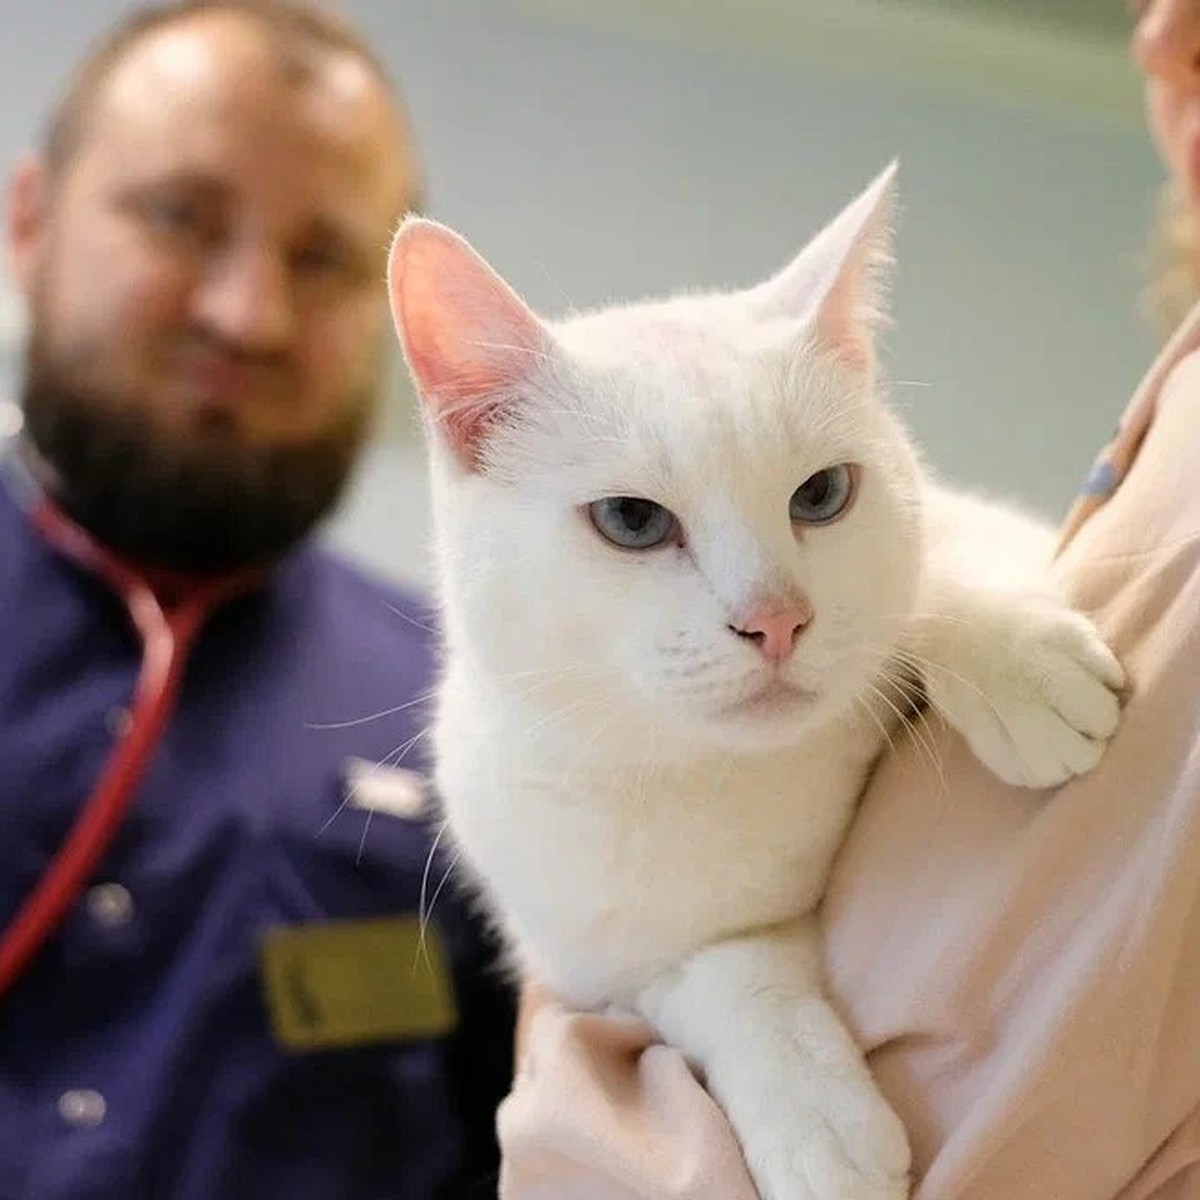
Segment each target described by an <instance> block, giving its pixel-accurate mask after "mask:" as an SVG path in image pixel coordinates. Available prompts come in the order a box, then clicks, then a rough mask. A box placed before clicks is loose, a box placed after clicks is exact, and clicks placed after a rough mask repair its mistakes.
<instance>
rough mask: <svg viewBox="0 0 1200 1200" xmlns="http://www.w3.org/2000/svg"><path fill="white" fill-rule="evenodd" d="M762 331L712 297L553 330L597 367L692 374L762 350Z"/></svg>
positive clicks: (641, 307)
mask: <svg viewBox="0 0 1200 1200" xmlns="http://www.w3.org/2000/svg"><path fill="white" fill-rule="evenodd" d="M768 333H769V331H768V330H767V329H766V328H764V327H763V326H762V325H761V324H758V323H756V322H754V321H752V320H750V319H749V316H748V314H747V313H746V311H745V309H744V308H743V306H742V305H740V304H738V303H737V302H736V300H735V299H734V298H733V297H730V296H725V295H717V294H710V295H692V296H678V297H675V298H673V299H670V300H661V301H651V302H647V303H642V304H627V305H621V306H616V307H613V308H607V309H604V310H602V311H599V312H593V313H587V314H585V315H583V316H579V317H574V318H572V319H570V320H567V321H564V322H562V323H561V324H560V325H559V326H558V334H559V337H560V340H561V341H562V343H563V344H564V345H565V346H566V348H567V350H568V351H569V352H570V353H571V354H573V355H576V356H579V357H581V358H583V359H584V360H586V361H590V362H593V363H596V364H598V365H610V366H621V365H629V364H631V363H635V362H638V361H642V362H647V363H649V362H654V361H657V362H659V363H661V364H662V365H664V366H667V365H671V366H674V367H675V368H677V369H679V370H691V371H698V372H702V371H704V370H705V368H711V367H714V366H717V365H718V364H720V363H721V362H723V361H726V360H727V359H728V358H729V356H730V355H731V354H732V355H739V354H740V355H748V354H751V353H753V352H754V351H755V350H762V349H765V348H766V347H767V346H768V345H769V343H770V337H769V336H768Z"/></svg>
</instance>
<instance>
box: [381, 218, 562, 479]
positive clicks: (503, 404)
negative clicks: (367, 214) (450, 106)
mask: <svg viewBox="0 0 1200 1200" xmlns="http://www.w3.org/2000/svg"><path fill="white" fill-rule="evenodd" d="M388 293H389V297H390V299H391V306H392V318H393V320H394V321H395V324H396V332H397V334H398V335H399V338H400V344H401V346H402V348H403V350H404V356H405V358H406V360H407V361H408V366H409V369H410V371H411V372H412V375H413V379H414V382H415V383H416V386H417V391H418V393H419V394H420V397H421V401H422V403H423V404H424V406H425V410H426V412H427V413H428V414H429V416H430V418H431V420H432V422H433V425H434V428H435V429H436V431H437V432H438V434H439V435H440V436H441V437H442V438H443V439H444V440H445V442H446V443H447V444H448V445H449V448H450V449H451V450H452V451H453V452H454V455H455V457H456V458H457V459H458V460H459V462H460V463H461V464H462V466H463V467H465V468H466V469H467V470H469V471H476V470H478V469H479V467H480V463H481V461H482V459H483V450H484V446H485V443H486V441H487V437H488V434H489V432H490V431H491V430H492V429H493V427H494V426H495V424H496V422H497V421H498V420H500V419H501V418H502V417H503V415H504V413H505V412H506V411H507V410H509V409H511V408H512V407H513V406H514V405H515V404H517V403H518V402H519V401H520V398H521V394H522V391H523V389H524V387H525V386H526V385H527V384H528V383H529V382H530V381H531V380H532V379H533V377H534V376H536V375H538V374H539V373H540V372H541V371H543V370H544V364H545V363H546V361H547V359H548V358H549V357H550V356H551V354H552V350H553V343H552V339H551V337H550V333H549V331H548V330H547V329H546V327H545V326H544V325H543V324H542V322H541V321H540V320H538V318H537V317H536V316H535V315H534V314H533V312H532V311H531V310H530V309H529V308H528V307H527V306H526V304H525V302H524V301H523V300H522V299H521V298H520V297H519V296H518V295H517V294H516V292H514V291H513V290H512V288H510V287H509V286H508V284H507V283H505V282H504V280H503V279H501V278H500V276H499V275H497V274H496V272H495V271H493V270H492V268H491V267H490V266H488V264H487V263H486V262H485V261H484V260H483V259H482V258H481V257H480V256H479V255H478V254H477V253H476V252H475V250H474V249H473V248H472V247H471V246H470V245H469V243H468V242H467V241H466V240H465V239H464V238H462V237H460V236H459V235H458V234H457V233H455V232H454V231H453V230H451V229H447V228H446V227H445V226H444V225H439V224H438V223H437V222H436V221H428V220H424V219H422V218H419V217H410V218H408V219H406V220H405V221H404V223H403V224H402V225H401V227H400V230H399V232H398V233H397V234H396V239H395V241H394V242H393V243H392V250H391V254H390V256H389V258H388Z"/></svg>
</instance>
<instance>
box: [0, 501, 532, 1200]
mask: <svg viewBox="0 0 1200 1200" xmlns="http://www.w3.org/2000/svg"><path fill="white" fill-rule="evenodd" d="M427 621H428V616H427V615H426V614H424V613H423V612H422V611H421V610H420V608H419V606H418V605H417V604H416V603H415V602H414V601H413V600H412V598H410V597H407V596H404V595H398V594H395V593H393V592H391V591H387V590H385V589H383V588H381V587H379V586H376V585H375V584H373V583H369V582H367V581H365V580H364V579H363V578H362V577H361V576H360V575H359V574H357V573H356V572H354V571H353V570H351V569H350V568H349V567H347V566H346V565H344V564H342V563H340V562H339V561H337V560H336V559H335V558H333V557H331V556H329V555H327V554H325V553H324V552H322V551H318V550H316V549H305V550H301V551H299V552H298V553H296V554H294V555H293V556H292V557H291V558H290V559H289V560H288V561H286V562H285V563H284V565H283V566H282V568H281V569H280V571H279V572H278V574H277V576H276V577H275V578H274V580H273V582H272V583H271V584H270V585H269V586H268V587H267V588H266V590H264V591H263V592H262V593H260V594H256V595H253V596H249V597H246V598H243V599H241V600H238V601H235V602H233V603H231V604H230V605H228V606H227V607H226V608H224V609H223V610H221V611H220V612H218V613H217V614H216V615H215V617H214V618H213V619H212V620H211V623H210V624H209V626H208V627H207V628H206V629H205V631H204V632H203V633H202V635H201V637H200V640H199V642H198V644H197V646H196V648H195V650H194V651H193V653H192V656H191V659H190V661H189V664H188V667H187V671H186V675H185V677H184V683H183V687H182V689H181V694H180V698H179V701H178V706H177V709H176V712H175V715H174V717H173V718H172V720H171V722H170V723H169V725H168V727H167V729H166V732H165V734H164V736H163V738H162V740H161V742H160V743H159V746H158V748H157V751H156V753H155V756H154V759H153V761H152V762H151V765H150V768H149V770H148V772H147V774H146V776H145V777H144V779H143V781H142V783H141V785H140V786H139V788H138V791H137V794H136V798H135V800H134V804H133V807H132V809H131V810H130V813H129V815H128V816H127V817H126V819H125V822H124V825H123V826H122V828H121V830H120V832H119V833H118V835H117V838H116V840H115V842H114V844H113V845H112V847H111V849H110V850H109V852H108V853H107V855H106V856H105V858H104V861H103V863H102V865H101V867H100V869H99V872H98V874H97V877H96V878H95V880H94V881H93V883H92V885H91V887H90V888H89V890H88V891H86V892H85V894H84V895H83V896H82V897H81V898H80V900H79V902H78V903H77V904H76V905H75V907H74V910H73V911H72V913H71V914H70V916H69V917H68V918H67V920H66V922H65V923H64V925H63V926H62V927H61V928H60V930H59V931H58V933H57V934H56V935H55V937H54V938H53V940H52V941H51V942H50V943H49V944H48V945H47V946H46V948H45V949H44V950H43V951H42V953H41V954H40V955H39V956H38V958H37V959H36V961H35V963H34V965H33V966H32V968H31V969H30V971H29V972H28V973H27V974H26V975H25V977H24V978H23V979H22V980H21V981H20V982H19V983H18V984H17V985H16V987H15V989H14V990H13V991H12V992H11V993H9V994H8V995H7V996H6V997H3V998H0V1200H102V1198H103V1200H117V1198H120V1200H160V1198H161V1200H216V1198H217V1197H220V1198H221V1200H242V1198H245V1200H273V1198H274V1197H279V1198H281V1200H283V1198H286V1200H307V1198H309V1197H311V1198H312V1200H352V1198H353V1200H359V1198H361V1200H375V1198H379V1200H384V1198H386V1200H433V1198H435V1197H436V1198H437V1200H443V1198H448V1197H454V1198H457V1197H468V1196H489V1195H494V1194H495V1180H496V1165H495V1153H496V1151H495V1143H494V1137H493V1132H492V1130H493V1124H492V1120H493V1112H494V1108H495V1105H496V1104H497V1103H498V1101H499V1099H500V1097H501V1096H502V1095H503V1093H504V1091H505V1089H506V1085H507V1081H508V1077H509V1070H510V1065H511V1059H510V1054H511V1021H512V1011H511V1002H510V999H509V997H508V995H507V992H506V990H505V989H504V987H503V986H502V985H501V983H500V982H499V980H498V979H497V978H496V976H495V973H494V971H493V970H492V969H491V968H492V963H493V960H494V957H495V955H494V949H493V948H492V947H491V946H489V945H488V944H487V942H486V941H485V940H484V939H483V938H482V936H481V935H480V933H479V931H478V930H477V929H476V928H475V927H474V925H473V923H472V922H471V921H470V920H469V919H468V918H467V917H465V916H464V914H463V910H462V908H461V907H460V906H459V905H458V904H457V901H456V897H454V896H453V895H452V894H450V893H451V892H452V889H451V888H447V889H445V890H443V892H442V893H441V895H440V897H439V899H438V902H437V906H436V908H435V923H437V924H438V925H439V926H440V928H441V932H442V942H443V944H444V946H445V947H446V948H447V951H448V957H449V960H450V962H451V963H452V964H453V977H454V985H455V990H456V998H457V1006H458V1022H457V1026H456V1028H455V1030H454V1032H453V1033H451V1034H449V1035H448V1036H444V1037H429V1036H414V1037H404V1036H393V1037H391V1038H390V1040H384V1041H378V1040H370V1039H367V1040H363V1041H361V1042H360V1043H357V1044H351V1045H347V1046H344V1047H342V1048H338V1049H308V1050H299V1051H297V1050H289V1049H287V1048H285V1047H284V1046H283V1045H281V1044H280V1042H279V1041H278V1040H277V1039H276V1037H275V1035H274V1034H273V1032H272V1026H271V1022H270V1020H269V1016H268V1009H269V1005H268V1001H267V999H266V995H267V993H266V991H265V989H264V987H263V981H262V971H261V962H260V960H261V948H262V939H263V936H264V934H265V933H266V931H268V930H270V929H272V928H276V927H278V926H280V925H285V924H286V925H291V926H297V925H300V926H305V925H307V924H308V923H314V922H324V921H327V920H329V919H331V918H333V919H337V920H344V919H348V918H357V917H367V916H373V915H395V914H413V913H415V912H416V910H417V907H418V902H419V895H420V890H421V883H422V878H423V876H424V872H425V868H426V862H427V856H428V853H429V837H428V831H427V829H426V828H425V827H424V826H422V825H421V824H420V823H418V822H417V821H414V820H408V819H405V818H403V817H401V816H396V815H390V814H387V813H384V812H374V813H371V814H370V817H369V825H368V824H367V822H368V813H367V812H366V811H364V810H362V809H361V808H357V807H354V806H353V805H344V801H345V800H346V796H347V787H348V783H349V779H348V775H347V772H348V770H350V769H352V764H353V762H354V761H355V760H359V761H366V762H378V761H381V760H383V759H385V758H387V756H388V755H389V754H392V752H394V751H396V750H397V749H398V748H399V747H401V746H403V745H404V744H406V743H407V742H409V741H410V740H411V739H412V738H413V737H414V736H415V735H416V734H417V733H418V732H419V731H420V730H421V729H422V727H423V725H424V723H425V722H426V721H427V720H428V710H427V708H426V706H424V705H421V704H415V705H412V704H410V705H408V707H403V708H400V709H399V711H391V712H390V715H384V716H380V717H378V718H377V719H374V720H368V721H363V722H361V723H357V724H351V725H346V726H345V727H343V728H336V729H334V728H317V726H319V725H329V724H331V723H338V722H351V721H354V720H355V719H356V718H360V717H368V716H371V715H372V714H376V713H384V712H388V710H395V709H396V708H397V706H398V705H405V704H407V702H410V701H412V700H414V699H415V698H417V697H420V696H422V695H424V694H425V693H426V692H427V690H428V688H429V686H430V678H431V669H432V644H431V643H432V639H431V637H430V635H429V633H428V632H427V631H426V629H424V628H423V627H422V626H423V625H424V624H425V623H426V622H427ZM139 657H140V647H139V644H138V641H137V639H136V637H135V636H134V634H133V632H132V630H131V626H130V622H129V620H128V618H127V617H126V614H125V611H124V609H123V607H122V605H121V603H120V602H119V600H118V599H117V598H116V597H114V596H113V595H112V594H110V593H109V592H108V591H107V590H106V588H105V586H104V585H103V584H101V583H100V582H98V581H97V580H95V579H93V578H92V577H90V576H89V575H87V574H85V573H84V572H82V571H81V570H80V569H78V568H76V567H75V566H73V565H72V564H70V563H69V562H67V561H65V560H64V559H63V558H61V557H60V556H59V554H58V553H57V552H55V551H54V550H52V549H51V548H50V547H49V546H48V545H46V544H45V542H44V541H43V540H42V538H41V536H40V535H39V534H38V533H37V532H36V531H35V530H34V529H33V528H32V527H31V526H30V524H29V522H28V519H27V516H26V514H25V513H24V512H23V511H22V510H21V509H20V507H19V506H18V505H17V504H16V502H15V500H14V498H13V496H12V495H11V494H10V493H9V492H8V491H7V490H6V489H4V488H3V487H0V924H6V923H7V921H8V920H10V919H11V916H12V914H13V913H14V912H15V910H16V908H17V906H18V905H19V904H20V902H21V900H22V898H23V897H24V896H25V895H26V894H27V893H28V891H29V890H30V889H31V887H32V886H33V884H34V882H35V880H36V879H37V878H38V876H39V873H40V872H41V871H42V870H43V869H44V867H45V865H46V863H47V860H48V859H49V857H50V856H51V854H52V853H53V851H54V850H55V848H56V847H57V846H58V845H59V843H60V841H61V840H62V838H63V836H64V834H65V833H66V831H67V829H68V828H69V826H70V825H71V823H72V821H73V819H74V818H75V816H76V814H77V813H78V811H79V809H80V807H81V805H82V804H83V802H84V800H85V798H86V797H87V796H88V795H89V794H90V791H91V789H92V787H93V785H94V783H95V780H96V778H97V775H98V773H99V771H100V769H101V767H102V764H103V763H104V761H105V759H106V756H107V755H108V753H109V751H110V748H111V746H112V742H113V738H114V736H115V735H116V733H117V732H118V731H119V729H120V727H121V723H122V721H123V720H124V719H125V714H126V712H127V705H128V704H129V702H130V699H131V695H132V689H133V685H134V680H135V678H136V675H137V671H138V665H139ZM419 749H420V744H419V743H418V745H417V746H414V748H413V749H412V751H411V752H410V753H409V754H408V756H407V757H406V758H405V760H404V763H403V764H402V765H404V766H414V765H416V766H419V765H420V763H421V759H420V755H419ZM441 874H442V868H441V866H439V867H438V868H437V869H435V870H434V871H433V872H432V875H431V890H432V886H433V885H436V883H437V882H438V881H439V880H440V878H441ZM395 969H396V971H397V972H398V973H401V972H404V971H411V970H412V969H413V964H412V963H411V962H397V963H396V964H395Z"/></svg>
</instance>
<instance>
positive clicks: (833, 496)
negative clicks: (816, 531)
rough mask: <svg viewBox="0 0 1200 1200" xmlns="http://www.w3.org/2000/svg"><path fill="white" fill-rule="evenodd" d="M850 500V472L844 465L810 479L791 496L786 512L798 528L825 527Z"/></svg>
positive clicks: (848, 505) (846, 464)
mask: <svg viewBox="0 0 1200 1200" xmlns="http://www.w3.org/2000/svg"><path fill="white" fill-rule="evenodd" d="M853 499H854V471H853V469H852V468H851V467H850V465H849V464H848V463H840V464H839V465H838V466H836V467H826V468H825V469H824V470H823V471H818V472H817V473H816V474H815V475H810V476H809V477H808V478H807V479H806V480H805V481H804V482H803V483H802V484H801V485H800V486H799V487H798V488H797V489H796V490H795V491H794V492H793V493H792V499H791V503H790V505H789V510H790V512H791V517H792V520H793V521H797V522H799V523H800V524H802V525H825V524H827V523H828V522H829V521H833V520H835V519H836V518H837V517H840V516H841V515H842V513H844V512H845V511H846V509H847V508H849V507H850V501H851V500H853Z"/></svg>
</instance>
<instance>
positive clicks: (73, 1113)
mask: <svg viewBox="0 0 1200 1200" xmlns="http://www.w3.org/2000/svg"><path fill="white" fill-rule="evenodd" d="M107 1112H108V1103H107V1102H106V1101H105V1099H104V1097H103V1096H102V1095H100V1093H99V1092H97V1091H93V1090H92V1089H91V1088H72V1089H71V1090H70V1091H69V1092H63V1094H62V1095H61V1096H59V1098H58V1115H59V1116H60V1117H62V1119H63V1120H64V1121H66V1123H67V1124H68V1125H72V1126H74V1127H75V1128H76V1129H95V1128H96V1126H97V1125H100V1124H101V1123H102V1122H103V1121H104V1117H105V1114H106V1113H107Z"/></svg>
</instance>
